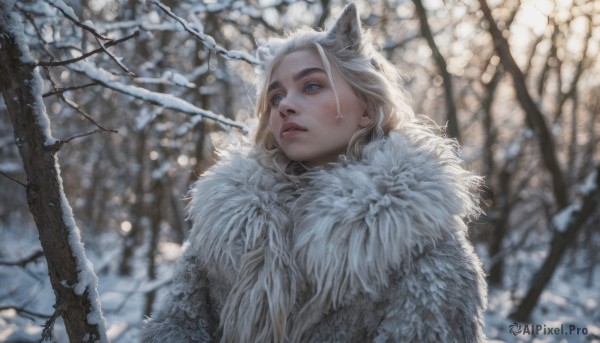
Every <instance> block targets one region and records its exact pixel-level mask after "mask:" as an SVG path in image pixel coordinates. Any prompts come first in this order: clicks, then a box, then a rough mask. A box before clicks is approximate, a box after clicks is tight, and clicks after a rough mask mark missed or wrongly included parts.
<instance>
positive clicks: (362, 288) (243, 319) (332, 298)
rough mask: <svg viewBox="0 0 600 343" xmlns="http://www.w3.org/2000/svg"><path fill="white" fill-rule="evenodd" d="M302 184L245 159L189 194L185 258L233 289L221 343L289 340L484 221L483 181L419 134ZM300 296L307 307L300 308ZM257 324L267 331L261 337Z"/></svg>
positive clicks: (229, 163)
mask: <svg viewBox="0 0 600 343" xmlns="http://www.w3.org/2000/svg"><path fill="white" fill-rule="evenodd" d="M301 180H302V186H301V187H300V188H297V187H296V186H295V185H294V184H293V183H291V182H282V181H280V180H279V179H278V178H277V177H276V176H275V174H274V173H273V172H272V171H270V170H268V169H266V168H264V167H262V166H261V165H260V164H259V163H258V162H257V161H256V160H254V159H252V158H250V157H248V154H247V153H246V152H244V153H234V154H231V155H228V156H225V157H224V158H223V160H222V161H221V162H219V163H218V164H217V165H216V166H215V167H213V168H212V169H211V170H210V171H209V172H208V173H207V174H206V175H205V176H204V177H203V178H201V179H200V180H199V181H198V182H197V183H196V184H195V185H194V187H193V189H192V191H191V195H192V201H191V203H190V207H189V215H190V217H191V219H192V220H193V222H194V226H193V230H192V233H191V235H190V238H189V240H190V242H191V244H190V247H189V249H193V251H194V252H195V253H197V254H200V256H201V257H202V259H203V260H204V261H206V263H207V266H212V265H217V266H219V268H218V269H219V270H221V272H225V274H226V275H228V278H229V279H230V280H231V281H232V285H233V287H232V291H231V293H230V295H229V297H228V298H227V301H226V303H225V305H224V307H223V311H222V313H221V325H222V326H223V333H224V335H225V336H224V340H225V341H226V340H227V339H226V338H227V335H228V334H230V335H231V337H236V336H237V337H238V338H239V337H244V335H252V337H245V338H246V339H248V340H249V341H280V340H283V338H284V337H285V336H286V335H288V338H290V339H292V340H293V338H294V337H296V338H298V337H300V336H301V335H302V334H303V333H304V331H305V330H306V329H307V328H309V327H310V325H311V322H313V321H314V320H317V318H316V317H315V314H321V313H323V312H324V311H327V310H330V309H336V308H338V307H339V306H342V305H344V304H345V303H346V301H349V300H350V299H352V298H353V297H354V296H356V295H357V294H369V295H370V296H373V297H374V298H377V297H378V296H379V294H380V290H381V289H382V288H384V287H386V286H387V285H388V282H389V277H390V273H391V271H392V270H394V269H397V268H398V267H399V266H400V264H402V263H409V260H410V257H411V256H412V255H415V254H418V253H419V252H421V251H422V250H423V249H424V248H426V247H428V246H432V245H435V244H436V243H439V242H441V241H443V240H446V239H451V237H452V236H454V235H456V234H460V235H464V232H463V231H464V228H465V225H464V223H463V222H462V220H461V217H467V216H470V215H473V214H474V213H475V212H476V211H477V210H476V209H477V206H476V204H475V202H474V197H473V195H472V191H473V190H474V187H476V186H477V184H478V182H479V178H477V177H475V176H474V175H473V174H471V173H470V172H468V171H466V170H465V169H464V168H463V167H462V166H461V162H460V160H459V159H458V158H457V157H456V149H455V144H453V143H452V142H451V141H450V140H447V139H444V138H440V137H438V136H436V135H434V134H432V133H430V132H429V131H428V130H426V129H419V128H417V127H412V126H411V127H407V129H405V130H403V131H397V132H393V133H391V134H390V135H389V137H388V138H386V139H384V140H381V141H378V142H374V143H371V144H369V145H368V146H367V147H365V149H364V153H363V158H362V160H360V161H357V162H347V163H344V164H340V165H337V166H335V167H332V168H324V169H317V170H313V171H309V172H307V173H305V174H304V175H302V177H301ZM297 287H303V288H304V287H306V289H308V292H309V293H310V294H311V296H310V300H309V301H308V302H306V303H303V304H297V303H295V302H296V301H297V292H298V290H297ZM294 308H296V310H294ZM298 309H300V310H299V311H298ZM290 317H293V318H290ZM249 318H254V320H248V319H249ZM261 318H263V319H261ZM269 318H270V320H269ZM264 319H267V320H264ZM254 321H256V322H258V323H266V324H265V325H264V327H263V328H259V329H258V330H257V328H256V327H255V324H253V322H254ZM290 323H294V326H293V327H291V324H290ZM299 323H300V324H299ZM240 335H241V336H240ZM244 340H245V339H242V341H244Z"/></svg>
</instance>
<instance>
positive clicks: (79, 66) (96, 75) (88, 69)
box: [71, 62, 248, 132]
mask: <svg viewBox="0 0 600 343" xmlns="http://www.w3.org/2000/svg"><path fill="white" fill-rule="evenodd" d="M71 69H73V70H75V71H78V72H81V73H83V74H85V75H86V76H87V77H89V78H90V79H92V80H96V81H98V82H99V83H101V84H103V85H104V86H106V87H108V88H110V89H113V90H116V91H119V92H121V93H124V94H127V95H130V96H132V97H134V98H138V99H142V100H145V101H148V102H150V103H153V104H155V105H159V106H162V107H165V108H169V109H172V110H176V111H180V112H184V113H189V114H192V115H201V116H203V117H206V118H209V119H212V120H215V121H217V122H219V123H222V124H225V125H228V126H233V127H237V128H239V129H240V130H242V132H248V127H247V126H246V125H245V124H243V123H239V122H236V121H234V120H231V119H228V118H225V117H224V116H222V115H219V114H216V113H213V112H211V111H208V110H204V109H202V108H200V107H197V106H194V105H193V104H191V103H189V102H187V101H185V100H183V99H181V98H178V97H176V96H173V95H171V94H165V93H158V92H152V91H149V90H147V89H144V88H140V87H136V86H131V85H126V84H124V83H122V82H120V81H118V80H117V79H116V77H115V76H114V75H112V74H111V73H109V72H107V71H105V70H103V69H99V68H96V67H95V66H93V65H92V64H90V63H88V62H78V63H75V64H72V65H71Z"/></svg>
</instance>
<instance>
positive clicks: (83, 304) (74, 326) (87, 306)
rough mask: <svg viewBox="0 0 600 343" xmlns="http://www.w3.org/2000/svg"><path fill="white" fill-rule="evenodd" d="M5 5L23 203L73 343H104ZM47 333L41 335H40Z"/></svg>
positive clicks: (0, 67)
mask: <svg viewBox="0 0 600 343" xmlns="http://www.w3.org/2000/svg"><path fill="white" fill-rule="evenodd" d="M6 7H7V6H4V7H3V11H2V13H1V14H0V75H2V77H1V78H0V90H1V91H2V95H3V98H4V102H5V103H6V107H7V109H8V112H9V114H10V117H11V122H12V125H13V129H14V134H15V143H16V145H17V147H18V150H19V154H20V156H21V159H22V161H23V167H24V169H25V172H26V174H27V202H28V205H29V209H30V211H31V213H32V214H33V217H34V219H35V222H36V225H37V227H38V232H39V239H40V241H41V244H42V248H43V250H44V255H45V256H46V260H47V263H48V274H49V276H50V281H51V284H52V288H53V290H54V293H55V296H56V305H55V308H56V311H55V314H54V316H53V318H52V319H51V321H49V322H48V325H47V328H46V329H45V330H44V332H45V334H46V335H49V331H50V330H49V329H50V327H51V325H52V323H53V320H54V319H55V318H56V317H57V316H62V318H63V320H64V323H65V327H66V330H67V334H68V336H69V339H70V341H71V342H108V338H107V335H106V328H105V323H104V318H103V316H102V312H101V310H100V302H99V296H98V292H97V283H98V279H97V276H96V274H95V273H94V271H93V268H92V265H91V263H90V261H89V260H88V259H87V257H86V256H85V250H84V247H83V245H82V243H81V237H80V235H79V229H78V228H77V226H76V225H75V220H74V218H73V213H72V210H71V207H70V206H69V203H68V201H67V198H66V196H65V194H64V190H63V185H62V179H61V176H60V168H59V165H58V161H57V157H56V152H57V150H58V148H59V147H60V146H61V145H62V142H61V141H60V140H56V139H55V138H53V137H52V135H51V132H50V123H49V119H48V117H47V115H46V110H45V107H44V104H43V101H42V90H43V89H42V88H43V87H42V85H43V83H42V79H41V77H40V75H39V71H38V70H37V69H36V63H35V61H34V60H33V58H32V57H31V55H30V54H29V51H28V47H27V43H26V40H25V37H24V35H23V26H22V24H21V21H20V20H19V18H18V17H17V16H16V14H14V13H11V12H10V11H9V10H7V9H6ZM45 338H49V337H43V339H45Z"/></svg>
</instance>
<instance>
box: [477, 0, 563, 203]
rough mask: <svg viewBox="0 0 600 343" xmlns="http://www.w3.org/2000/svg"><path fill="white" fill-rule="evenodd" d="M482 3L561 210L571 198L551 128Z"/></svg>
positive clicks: (481, 1)
mask: <svg viewBox="0 0 600 343" xmlns="http://www.w3.org/2000/svg"><path fill="white" fill-rule="evenodd" d="M479 4H480V7H481V11H482V12H483V16H484V17H485V19H486V21H487V23H488V29H489V32H490V35H491V36H492V38H493V40H494V45H495V49H496V52H498V56H500V61H501V63H502V65H503V66H504V69H505V70H506V71H507V72H508V73H509V74H510V75H511V77H512V79H513V84H514V87H515V93H516V95H517V99H518V101H519V104H520V105H521V107H522V108H523V111H525V119H526V123H527V126H529V128H531V129H532V130H533V131H534V132H535V133H536V135H537V137H538V140H539V143H540V150H541V154H542V160H543V161H544V165H545V166H546V169H547V170H548V172H549V173H550V176H551V177H552V189H553V192H554V199H555V200H556V203H557V205H558V208H559V209H562V208H564V207H566V206H567V205H568V204H569V198H568V195H567V186H566V184H565V180H564V177H563V174H562V171H561V168H560V165H559V163H558V158H557V157H556V149H555V145H554V139H553V137H552V134H551V132H550V130H549V129H548V125H547V124H546V120H545V119H544V115H543V114H542V112H541V111H540V109H539V108H538V107H537V105H536V104H535V102H534V101H533V99H532V98H531V95H530V94H529V91H528V90H527V85H526V83H525V76H524V75H523V72H521V69H519V66H518V65H517V62H516V61H515V59H514V58H513V56H512V54H511V52H510V48H509V45H508V41H507V40H506V38H504V36H503V35H502V32H501V31H500V29H499V28H498V25H497V24H496V21H495V20H494V17H493V16H492V11H491V10H490V8H489V6H488V4H487V2H486V0H479Z"/></svg>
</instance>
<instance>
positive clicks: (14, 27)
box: [0, 13, 56, 146]
mask: <svg viewBox="0 0 600 343" xmlns="http://www.w3.org/2000/svg"><path fill="white" fill-rule="evenodd" d="M2 18H5V17H2ZM6 19H7V20H8V23H7V27H8V28H9V30H10V31H11V33H12V35H13V36H14V38H15V44H16V46H17V48H18V49H19V50H20V52H21V56H20V59H21V62H22V63H23V64H35V63H36V61H35V60H34V59H33V57H32V56H31V54H30V53H29V48H28V47H27V39H26V38H25V35H24V33H23V24H22V23H21V21H20V20H19V18H18V16H17V15H16V14H15V13H10V14H9V15H8V17H7V18H6ZM0 20H3V19H1V18H0ZM25 83H26V84H29V87H30V92H31V93H32V94H33V95H34V96H33V103H32V104H27V105H28V106H31V107H32V110H33V113H34V115H35V116H36V122H37V123H38V125H39V126H40V128H41V129H42V134H43V135H44V144H46V145H47V146H48V145H52V144H54V143H56V138H54V137H52V133H51V132H50V120H49V119H48V116H47V114H46V106H45V105H44V101H43V100H42V93H43V89H44V81H43V80H42V77H41V76H40V74H39V68H35V69H34V70H33V72H32V78H31V79H29V80H25Z"/></svg>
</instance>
